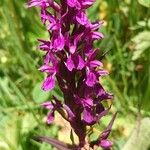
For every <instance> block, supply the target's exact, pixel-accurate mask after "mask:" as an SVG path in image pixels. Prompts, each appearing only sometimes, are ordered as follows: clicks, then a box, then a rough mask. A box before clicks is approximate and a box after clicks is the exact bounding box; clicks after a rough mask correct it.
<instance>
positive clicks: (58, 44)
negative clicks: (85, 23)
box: [53, 33, 65, 51]
mask: <svg viewBox="0 0 150 150" xmlns="http://www.w3.org/2000/svg"><path fill="white" fill-rule="evenodd" d="M64 46H65V39H64V37H63V35H62V34H61V33H60V35H59V36H58V37H57V38H56V39H55V40H54V44H53V47H54V48H55V49H57V50H59V51H61V50H62V49H63V48H64Z"/></svg>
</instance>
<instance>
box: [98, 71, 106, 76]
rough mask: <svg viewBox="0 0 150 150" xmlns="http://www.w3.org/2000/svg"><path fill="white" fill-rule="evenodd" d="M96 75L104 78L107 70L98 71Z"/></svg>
mask: <svg viewBox="0 0 150 150" xmlns="http://www.w3.org/2000/svg"><path fill="white" fill-rule="evenodd" d="M97 73H98V75H100V76H106V75H108V71H107V70H98V71H97Z"/></svg>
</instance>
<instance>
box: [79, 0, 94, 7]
mask: <svg viewBox="0 0 150 150" xmlns="http://www.w3.org/2000/svg"><path fill="white" fill-rule="evenodd" d="M94 2H95V0H84V1H83V2H82V6H83V7H84V8H87V7H89V6H91V5H92V4H93V3H94Z"/></svg>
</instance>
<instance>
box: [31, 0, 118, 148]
mask: <svg viewBox="0 0 150 150" xmlns="http://www.w3.org/2000/svg"><path fill="white" fill-rule="evenodd" d="M94 2H95V0H59V1H57V2H56V1H54V0H30V1H29V2H28V7H33V6H39V7H40V8H41V14H40V16H41V20H42V23H43V24H44V25H45V26H46V29H47V31H48V32H49V35H50V38H49V39H48V40H42V39H39V42H40V46H39V48H40V49H41V50H42V51H45V56H44V64H43V65H42V66H41V67H40V69H39V70H40V71H41V72H45V73H46V74H47V77H46V79H45V80H44V82H43V86H42V89H43V90H45V91H47V90H49V91H50V90H52V89H53V88H54V87H55V84H56V82H57V84H58V85H59V88H60V89H61V91H62V92H63V95H64V102H63V103H62V102H61V101H59V100H58V99H57V98H56V97H53V99H52V100H51V101H49V102H45V103H44V104H43V107H45V108H47V109H49V110H50V112H49V114H48V119H47V122H48V123H51V122H52V121H53V120H54V114H55V111H58V112H59V113H60V114H61V115H62V117H63V118H65V119H66V120H67V121H68V122H69V123H70V125H71V127H72V129H73V130H74V132H75V133H76V134H77V136H78V138H79V147H80V148H82V147H84V145H85V144H86V140H85V139H86V133H87V132H86V127H87V126H92V125H94V124H96V123H98V122H99V121H100V119H101V118H102V117H103V116H105V115H106V114H107V113H108V111H109V109H110V107H109V108H105V107H104V106H103V104H102V101H104V100H108V99H112V97H113V96H112V95H111V94H109V93H107V92H106V91H105V90H104V88H103V87H102V85H101V84H100V83H99V78H100V77H102V76H105V75H107V74H108V73H107V71H105V70H103V69H102V67H103V64H102V62H101V61H100V60H97V59H96V55H97V53H98V51H99V49H94V48H93V47H94V46H93V44H94V42H95V41H96V40H100V39H102V38H103V37H104V36H103V34H102V33H100V32H99V31H98V29H99V28H100V27H101V25H102V22H99V21H97V22H94V23H91V22H90V20H89V19H88V17H87V15H86V9H87V8H89V7H90V6H91V5H92V4H93V3H94ZM50 8H51V9H50ZM114 118H115V115H114V117H113V118H112V120H111V122H110V124H109V125H108V127H107V128H106V130H105V131H103V132H102V134H101V135H100V136H99V138H98V139H97V140H96V141H94V142H93V141H92V142H90V141H89V144H90V146H91V147H93V146H94V145H99V146H101V147H102V148H104V149H108V148H110V147H111V146H112V142H111V141H109V140H108V139H107V137H108V135H109V133H110V130H111V126H112V124H113V121H114Z"/></svg>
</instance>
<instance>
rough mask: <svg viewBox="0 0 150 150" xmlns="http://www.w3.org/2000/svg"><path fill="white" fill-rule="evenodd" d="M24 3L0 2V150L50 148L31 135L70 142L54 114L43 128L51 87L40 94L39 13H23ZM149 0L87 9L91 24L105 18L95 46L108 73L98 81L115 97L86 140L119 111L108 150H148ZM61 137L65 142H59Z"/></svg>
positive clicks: (101, 0) (102, 0) (115, 0)
mask: <svg viewBox="0 0 150 150" xmlns="http://www.w3.org/2000/svg"><path fill="white" fill-rule="evenodd" d="M25 2H26V1H25V0H0V150H51V149H54V148H52V147H51V146H49V145H47V144H45V143H44V144H39V143H36V142H35V141H34V140H32V138H33V136H34V135H47V136H50V137H57V138H58V139H60V140H63V141H64V142H66V141H67V142H68V141H69V136H68V138H67V137H66V134H67V132H68V135H69V132H70V128H69V126H67V125H64V124H65V123H64V124H63V121H62V120H61V118H60V117H59V116H58V117H56V121H55V122H54V123H53V124H52V125H50V126H47V125H46V123H45V120H46V118H45V117H46V114H47V111H46V110H43V109H42V108H41V107H40V103H42V102H44V101H46V100H49V99H50V98H51V96H52V95H55V96H57V97H59V98H61V93H60V92H59V90H58V88H57V87H56V88H55V89H54V90H53V91H52V92H51V93H49V92H42V90H41V88H40V86H41V82H42V80H43V78H44V77H43V75H42V74H41V73H40V72H39V71H38V70H37V69H38V68H39V66H40V65H41V64H42V56H43V54H42V53H41V52H39V51H37V46H38V42H37V38H47V37H48V35H47V33H46V30H45V28H44V27H43V26H42V24H41V22H40V17H39V10H38V9H35V8H33V9H27V8H26V7H25ZM149 6H150V0H97V2H96V3H95V5H94V6H93V7H91V8H90V9H89V12H88V15H89V17H90V19H91V20H93V21H94V20H96V19H101V20H104V21H105V23H104V26H103V27H102V29H101V31H102V32H103V33H104V35H105V38H104V39H103V40H102V41H99V42H97V43H96V45H95V46H96V47H99V48H100V49H101V53H103V52H105V51H108V50H110V51H109V53H108V54H107V56H106V58H105V59H104V60H103V63H104V67H105V68H106V69H107V70H108V71H109V72H110V75H109V77H105V78H103V79H102V81H101V82H102V83H103V85H104V86H105V88H106V89H108V91H111V92H112V93H114V95H115V98H114V101H113V104H114V105H113V107H112V109H111V113H110V116H109V115H108V116H107V117H106V118H105V119H103V120H102V122H101V123H100V125H97V126H95V127H94V129H95V130H94V131H95V132H94V133H93V134H92V135H91V139H94V138H96V136H98V134H99V132H100V131H101V128H102V127H105V126H106V125H107V124H108V122H109V120H110V117H111V114H112V113H114V112H115V111H118V112H119V113H118V116H117V119H116V121H115V124H114V126H113V131H112V134H111V139H112V141H113V142H114V147H113V150H122V149H123V150H148V149H150V142H149V139H150V118H149V117H150V7H149ZM64 139H65V140H64Z"/></svg>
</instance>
